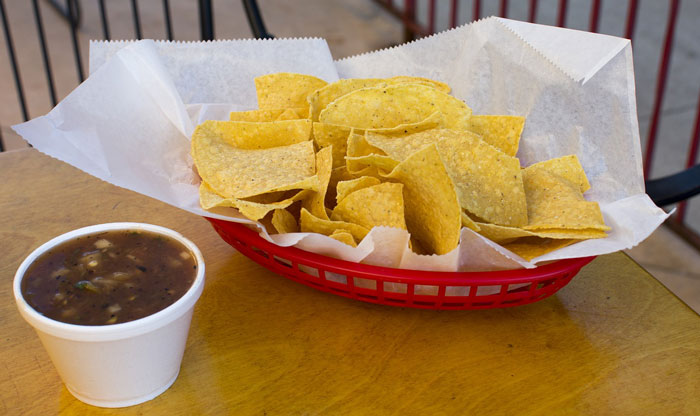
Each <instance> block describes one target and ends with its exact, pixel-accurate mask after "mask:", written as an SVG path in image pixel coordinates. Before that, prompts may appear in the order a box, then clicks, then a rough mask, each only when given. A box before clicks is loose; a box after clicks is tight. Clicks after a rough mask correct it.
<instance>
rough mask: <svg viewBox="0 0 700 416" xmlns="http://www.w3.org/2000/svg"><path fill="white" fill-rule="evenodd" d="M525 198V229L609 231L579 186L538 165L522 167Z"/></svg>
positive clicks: (598, 212) (600, 214)
mask: <svg viewBox="0 0 700 416" xmlns="http://www.w3.org/2000/svg"><path fill="white" fill-rule="evenodd" d="M523 184H524V186H525V195H526V198H527V214H528V223H527V225H526V226H525V227H523V228H524V229H526V230H538V229H543V228H545V229H549V228H555V229H595V230H603V231H605V230H609V229H610V227H608V226H606V225H605V222H604V220H603V215H602V213H601V211H600V207H599V206H598V203H597V202H590V201H586V200H585V199H584V198H583V195H582V194H581V191H580V185H577V184H573V183H572V182H571V181H568V180H567V179H565V178H563V177H561V176H559V175H557V174H555V173H552V172H550V171H549V170H547V169H544V168H541V167H530V168H528V169H523Z"/></svg>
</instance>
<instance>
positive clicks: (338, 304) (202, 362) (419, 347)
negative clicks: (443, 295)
mask: <svg viewBox="0 0 700 416" xmlns="http://www.w3.org/2000/svg"><path fill="white" fill-rule="evenodd" d="M0 190H1V192H0V245H1V249H0V260H1V261H0V279H2V284H1V285H0V333H1V334H2V338H1V339H0V357H1V362H2V367H0V398H1V402H0V414H8V415H11V414H22V415H24V414H28V415H48V414H71V415H73V414H75V415H82V414H120V415H132V414H139V415H140V414H148V415H150V414H168V415H195V414H202V415H218V414H234V415H351V414H352V415H355V414H358V415H387V414H388V415H467V414H474V415H559V414H562V415H569V414H572V415H577V414H581V415H609V414H615V415H700V318H699V317H698V316H697V315H696V314H695V313H694V312H693V311H692V310H690V309H689V308H688V307H686V306H685V305H684V304H683V303H681V302H680V301H679V300H678V299H677V298H676V297H674V296H673V295H672V294H671V293H670V292H668V291H667V290H666V289H665V288H664V287H663V286H661V285H660V284H659V283H658V282H657V281H656V280H655V279H654V278H653V277H651V276H650V275H649V274H648V273H647V272H645V271H644V270H643V269H642V268H640V267H639V266H638V265H637V264H635V263H634V262H633V261H632V260H630V259H629V258H628V257H627V256H625V255H624V254H622V253H616V254H611V255H606V256H601V257H599V258H597V259H596V260H595V261H593V263H591V264H590V265H589V266H586V267H585V268H584V269H583V270H582V271H581V272H580V273H579V275H577V276H576V277H575V278H574V279H573V280H572V282H571V283H570V284H569V285H568V286H566V287H565V288H563V289H562V290H561V291H559V292H558V293H557V294H555V295H554V296H552V297H550V298H548V299H545V300H543V301H540V302H537V303H534V304H531V305H526V306H520V307H516V308H506V309H496V310H483V311H426V310H416V309H402V308H395V307H388V306H381V305H373V304H368V303H363V302H359V301H354V300H350V299H345V298H341V297H338V296H334V295H330V294H326V293H321V292H319V291H315V290H314V289H311V288H308V287H306V286H303V285H300V284H298V283H295V282H292V281H289V280H287V279H284V278H282V277H280V276H277V275H274V274H272V273H271V272H268V271H267V270H265V269H263V268H261V267H260V266H258V265H257V264H255V263H253V262H252V261H250V260H248V259H247V258H245V257H243V256H242V255H240V254H238V253H237V252H235V251H234V250H233V249H232V248H231V247H230V246H228V245H226V244H225V243H224V242H223V241H222V240H221V239H220V238H219V237H218V235H217V234H216V233H215V232H214V231H213V229H212V228H211V226H210V225H209V224H208V223H207V222H206V221H205V220H204V219H202V218H199V217H197V216H195V215H192V214H189V213H187V212H184V211H181V210H179V209H176V208H174V207H171V206H168V205H165V204H163V203H161V202H159V201H155V200H153V199H150V198H148V197H145V196H143V195H139V194H136V193H134V192H131V191H128V190H124V189H121V188H118V187H115V186H113V185H110V184H108V183H105V182H102V181H100V180H98V179H95V178H93V177H91V176H89V175H87V174H85V173H83V172H81V171H79V170H77V169H75V168H73V167H70V166H68V165H66V164H64V163H62V162H59V161H56V160H54V159H51V158H49V157H47V156H44V155H42V154H40V153H39V152H37V151H35V150H18V151H12V152H6V153H3V154H0ZM114 221H141V222H148V223H153V224H157V225H162V226H165V227H169V228H172V229H175V230H177V231H179V232H181V233H183V234H184V235H185V236H187V237H188V238H190V239H191V240H192V241H194V243H195V244H197V245H198V246H199V247H200V249H201V250H202V252H203V254H204V258H205V262H206V267H207V277H206V279H207V281H206V285H205V289H204V293H203V295H202V297H201V299H200V301H199V303H198V304H197V306H196V308H195V314H194V318H193V322H192V328H191V330H190V334H189V340H188V345H187V350H186V352H185V356H184V360H183V364H182V369H181V372H180V376H179V378H178V379H177V381H176V382H175V384H173V386H172V387H171V388H170V389H169V390H168V391H166V392H165V393H163V394H162V395H160V396H159V397H157V398H156V399H154V400H152V401H150V402H147V403H144V404H142V405H138V406H134V407H130V408H126V409H100V408H96V407H92V406H88V405H86V404H83V403H82V402H80V401H78V400H76V399H74V398H73V397H72V396H71V395H70V393H69V392H68V391H67V390H66V388H65V387H64V386H63V385H62V383H61V380H60V379H59V377H58V375H57V373H56V371H55V370H54V368H53V365H52V364H51V361H50V360H49V358H48V355H47V354H46V352H45V351H44V349H43V347H42V345H41V343H40V342H39V339H38V338H37V336H36V335H35V333H34V332H33V329H32V328H31V327H30V326H29V325H28V324H27V323H26V322H24V321H23V320H22V318H21V317H20V315H19V313H18V312H17V309H16V306H15V303H14V299H13V297H12V279H13V276H14V273H15V270H16V269H17V267H18V266H19V263H20V262H21V261H22V259H23V258H24V257H25V256H26V255H27V254H29V252H30V251H31V250H33V249H34V248H36V247H37V246H39V245H40V244H42V243H43V242H45V241H46V240H49V239H50V238H52V237H54V236H56V235H58V234H61V233H63V232H66V231H69V230H71V229H74V228H78V227H82V226H86V225H91V224H96V223H103V222H114Z"/></svg>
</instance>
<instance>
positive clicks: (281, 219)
mask: <svg viewBox="0 0 700 416" xmlns="http://www.w3.org/2000/svg"><path fill="white" fill-rule="evenodd" d="M272 226H273V227H275V230H277V232H278V233H279V234H285V233H296V232H298V231H299V224H297V220H296V218H294V215H292V214H291V213H290V212H289V211H287V210H286V209H276V210H274V211H273V212H272Z"/></svg>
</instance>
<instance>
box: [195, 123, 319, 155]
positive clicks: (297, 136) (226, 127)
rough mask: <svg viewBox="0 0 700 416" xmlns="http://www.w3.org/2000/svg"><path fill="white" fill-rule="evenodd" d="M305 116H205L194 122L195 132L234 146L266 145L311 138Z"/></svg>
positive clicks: (252, 146)
mask: <svg viewBox="0 0 700 416" xmlns="http://www.w3.org/2000/svg"><path fill="white" fill-rule="evenodd" d="M311 128H312V124H311V122H310V121H309V120H285V121H273V122H251V121H217V120H207V121H205V122H204V123H202V124H200V125H198V126H197V128H196V129H195V131H194V133H193V134H192V138H193V140H194V137H195V136H202V135H206V136H211V137H216V138H217V140H218V141H222V142H224V143H226V144H228V145H230V146H232V147H236V148H238V149H267V148H270V147H279V146H287V145H290V144H295V143H299V142H304V141H309V140H311Z"/></svg>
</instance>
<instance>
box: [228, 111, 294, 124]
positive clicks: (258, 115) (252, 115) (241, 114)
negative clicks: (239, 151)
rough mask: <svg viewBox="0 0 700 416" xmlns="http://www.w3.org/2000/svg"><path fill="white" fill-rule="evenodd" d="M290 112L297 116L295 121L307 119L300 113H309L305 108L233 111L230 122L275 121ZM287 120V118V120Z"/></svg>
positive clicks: (230, 114)
mask: <svg viewBox="0 0 700 416" xmlns="http://www.w3.org/2000/svg"><path fill="white" fill-rule="evenodd" d="M290 111H292V112H294V114H296V115H297V116H296V117H294V118H293V119H298V118H306V117H300V116H299V114H298V112H303V111H307V110H306V109H305V108H301V109H299V108H270V109H266V110H249V111H232V112H231V113H229V120H230V121H257V122H260V121H275V120H277V119H278V118H279V117H280V116H281V115H282V114H284V113H286V114H291V113H290ZM303 115H304V116H306V114H303ZM285 119H286V118H285Z"/></svg>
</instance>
